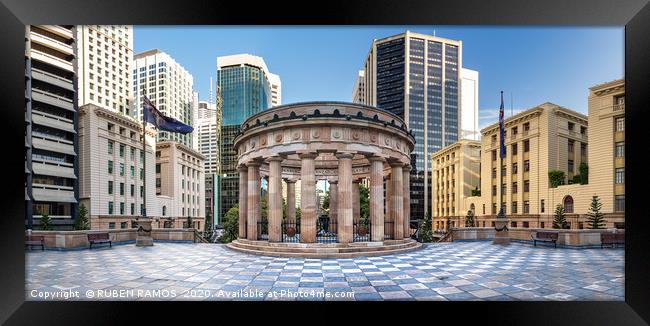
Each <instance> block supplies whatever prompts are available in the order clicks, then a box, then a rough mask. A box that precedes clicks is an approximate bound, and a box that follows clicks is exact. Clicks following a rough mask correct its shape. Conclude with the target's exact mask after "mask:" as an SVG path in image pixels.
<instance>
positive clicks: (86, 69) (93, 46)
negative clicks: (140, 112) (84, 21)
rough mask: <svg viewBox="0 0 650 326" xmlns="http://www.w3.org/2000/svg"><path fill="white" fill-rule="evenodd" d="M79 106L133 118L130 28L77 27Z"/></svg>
mask: <svg viewBox="0 0 650 326" xmlns="http://www.w3.org/2000/svg"><path fill="white" fill-rule="evenodd" d="M75 37H76V40H77V42H76V46H77V53H78V57H77V62H76V65H77V76H78V80H79V81H78V83H79V94H78V98H79V103H78V105H79V106H82V105H85V104H94V105H96V106H99V107H102V108H106V109H109V110H112V111H114V112H119V113H121V114H124V115H127V116H132V117H135V112H134V110H133V104H134V103H133V89H132V87H133V82H132V80H131V74H130V73H131V69H133V68H132V65H133V27H132V26H129V25H102V26H100V25H79V26H76V35H75Z"/></svg>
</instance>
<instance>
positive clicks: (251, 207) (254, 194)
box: [246, 162, 261, 240]
mask: <svg viewBox="0 0 650 326" xmlns="http://www.w3.org/2000/svg"><path fill="white" fill-rule="evenodd" d="M247 197H248V203H247V208H248V209H247V211H248V214H247V219H246V220H247V227H246V236H247V238H248V240H257V221H258V220H259V218H260V215H261V210H260V163H258V162H250V163H248V196H247Z"/></svg>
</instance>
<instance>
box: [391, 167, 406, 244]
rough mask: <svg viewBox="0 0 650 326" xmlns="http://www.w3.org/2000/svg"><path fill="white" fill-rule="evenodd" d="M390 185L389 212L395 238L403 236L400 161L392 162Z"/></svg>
mask: <svg viewBox="0 0 650 326" xmlns="http://www.w3.org/2000/svg"><path fill="white" fill-rule="evenodd" d="M390 167H391V177H390V181H391V185H392V187H391V188H392V194H391V195H392V197H393V198H392V200H391V209H390V214H391V216H392V218H393V227H394V230H395V231H394V232H393V238H394V239H396V240H399V239H402V238H404V197H403V196H402V191H403V186H402V163H392V164H391V165H390Z"/></svg>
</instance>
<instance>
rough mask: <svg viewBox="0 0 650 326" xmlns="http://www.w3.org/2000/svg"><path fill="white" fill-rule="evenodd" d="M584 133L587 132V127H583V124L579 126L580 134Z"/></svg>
mask: <svg viewBox="0 0 650 326" xmlns="http://www.w3.org/2000/svg"><path fill="white" fill-rule="evenodd" d="M586 133H587V127H585V126H580V134H581V135H584V134H586Z"/></svg>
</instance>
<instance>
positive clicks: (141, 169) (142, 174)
mask: <svg viewBox="0 0 650 326" xmlns="http://www.w3.org/2000/svg"><path fill="white" fill-rule="evenodd" d="M142 179H144V169H143V168H140V180H142Z"/></svg>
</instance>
